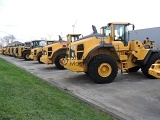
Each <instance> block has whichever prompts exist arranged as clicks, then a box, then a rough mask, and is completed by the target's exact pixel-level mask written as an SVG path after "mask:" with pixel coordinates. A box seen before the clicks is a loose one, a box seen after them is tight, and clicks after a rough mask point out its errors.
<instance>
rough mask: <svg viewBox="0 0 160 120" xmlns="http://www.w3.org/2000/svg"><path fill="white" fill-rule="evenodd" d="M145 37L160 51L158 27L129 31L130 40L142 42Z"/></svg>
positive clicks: (159, 31) (159, 28)
mask: <svg viewBox="0 0 160 120" xmlns="http://www.w3.org/2000/svg"><path fill="white" fill-rule="evenodd" d="M147 37H148V38H149V40H150V41H155V43H156V45H157V47H158V48H159V49H160V27H153V28H146V29H139V30H133V31H130V40H140V41H142V42H143V41H144V40H145V39H146V38H147Z"/></svg>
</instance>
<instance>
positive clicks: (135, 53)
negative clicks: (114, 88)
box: [63, 22, 160, 84]
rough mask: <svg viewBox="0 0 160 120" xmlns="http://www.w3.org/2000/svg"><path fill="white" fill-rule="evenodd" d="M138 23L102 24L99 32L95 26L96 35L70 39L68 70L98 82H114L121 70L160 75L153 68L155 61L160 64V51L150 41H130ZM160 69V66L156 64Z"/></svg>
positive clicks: (151, 75) (66, 58)
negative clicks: (130, 34) (131, 30)
mask: <svg viewBox="0 0 160 120" xmlns="http://www.w3.org/2000/svg"><path fill="white" fill-rule="evenodd" d="M130 27H132V29H133V30H134V25H133V24H130V23H121V22H120V23H119V22H113V23H108V24H107V26H103V27H101V33H98V32H97V30H96V28H95V26H92V28H93V34H90V35H88V36H84V37H82V38H80V39H77V36H70V37H73V39H74V37H76V38H75V41H71V39H70V38H68V40H67V43H68V49H67V55H66V57H65V59H64V60H63V65H64V67H65V68H66V69H69V70H71V71H73V72H85V73H86V74H88V75H89V76H90V78H91V79H92V80H93V81H94V82H96V83H100V84H102V83H111V82H112V81H113V80H114V79H115V77H116V76H117V74H118V70H121V73H122V74H128V73H129V72H137V71H138V70H139V69H141V71H142V73H143V74H144V75H145V76H147V77H148V78H159V76H160V74H157V73H156V70H157V69H155V70H152V71H153V72H154V73H155V74H153V73H152V74H151V72H149V69H150V67H151V66H152V65H153V64H160V50H158V49H156V47H155V46H154V45H153V44H152V43H153V42H152V43H151V42H149V41H148V40H146V42H144V43H142V42H141V41H139V40H131V41H129V28H130ZM156 68H157V67H156Z"/></svg>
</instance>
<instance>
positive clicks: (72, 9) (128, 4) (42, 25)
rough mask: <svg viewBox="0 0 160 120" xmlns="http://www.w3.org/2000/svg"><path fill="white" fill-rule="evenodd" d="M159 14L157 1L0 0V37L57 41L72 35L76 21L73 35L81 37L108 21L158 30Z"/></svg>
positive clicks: (136, 27) (137, 27)
mask: <svg viewBox="0 0 160 120" xmlns="http://www.w3.org/2000/svg"><path fill="white" fill-rule="evenodd" d="M159 11H160V7H159V1H158V0H146V1H142V0H0V31H1V32H0V37H2V36H4V35H6V34H13V35H15V37H16V38H17V40H19V41H22V42H25V41H29V40H33V39H40V38H42V37H44V38H47V39H49V36H50V35H51V37H52V39H58V35H61V34H62V36H63V37H65V36H66V34H68V33H73V27H72V25H73V24H75V22H76V21H77V22H76V25H75V29H74V32H75V33H81V34H83V35H87V34H90V33H91V32H92V29H91V25H92V24H93V25H95V26H96V27H97V30H98V31H99V29H100V27H101V26H104V25H107V23H108V22H118V21H119V22H131V23H134V24H135V29H143V28H150V27H159V26H160V25H159V24H160V17H159V14H158V12H159ZM2 31H3V32H2ZM5 32H6V33H5Z"/></svg>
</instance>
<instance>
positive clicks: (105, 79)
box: [88, 55, 118, 84]
mask: <svg viewBox="0 0 160 120" xmlns="http://www.w3.org/2000/svg"><path fill="white" fill-rule="evenodd" d="M88 67H89V68H88V74H89V76H90V77H91V79H92V80H93V81H94V82H96V83H100V84H102V83H111V82H112V81H113V80H114V79H115V77H116V76H117V73H118V68H117V63H116V61H115V60H114V59H113V58H112V57H110V56H107V55H98V56H95V57H94V58H93V59H92V60H91V62H90V63H89V66H88Z"/></svg>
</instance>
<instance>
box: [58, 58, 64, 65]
mask: <svg viewBox="0 0 160 120" xmlns="http://www.w3.org/2000/svg"><path fill="white" fill-rule="evenodd" d="M63 60H64V58H61V59H60V60H59V63H60V65H62V66H63Z"/></svg>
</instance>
